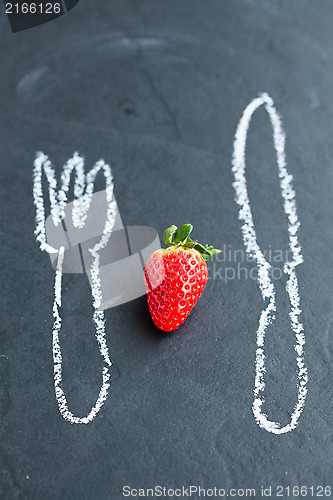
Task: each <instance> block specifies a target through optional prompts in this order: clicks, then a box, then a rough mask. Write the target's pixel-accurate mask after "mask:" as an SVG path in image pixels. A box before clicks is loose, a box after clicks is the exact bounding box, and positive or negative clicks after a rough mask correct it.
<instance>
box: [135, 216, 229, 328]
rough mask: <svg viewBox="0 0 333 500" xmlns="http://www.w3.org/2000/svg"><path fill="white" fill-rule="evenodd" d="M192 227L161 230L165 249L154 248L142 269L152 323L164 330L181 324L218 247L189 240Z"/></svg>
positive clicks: (200, 289)
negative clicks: (209, 261) (208, 263)
mask: <svg viewBox="0 0 333 500" xmlns="http://www.w3.org/2000/svg"><path fill="white" fill-rule="evenodd" d="M192 229H193V226H192V225H191V224H184V225H183V226H181V227H180V228H178V229H177V226H170V227H169V228H168V229H166V230H165V231H164V235H163V236H164V240H165V243H166V244H167V246H168V248H166V249H163V248H161V249H160V250H156V252H154V253H153V254H152V255H151V256H150V257H149V259H148V261H147V263H146V267H145V269H144V281H145V286H146V291H147V302H148V307H149V311H150V314H151V317H152V320H153V322H154V323H155V325H156V326H157V327H158V328H159V329H160V330H163V331H165V332H172V331H173V330H176V329H177V328H178V327H179V326H180V325H181V324H182V323H184V321H185V319H186V318H187V316H188V315H189V314H190V312H191V310H192V309H193V307H194V306H195V304H196V303H197V300H198V298H199V297H200V295H201V294H202V292H203V289H204V288H205V286H206V283H207V279H208V270H207V264H206V262H205V261H206V260H208V259H209V258H210V257H211V256H212V255H214V254H216V253H220V250H217V249H216V248H213V247H212V246H208V245H201V244H200V243H198V242H197V241H193V240H191V238H190V237H189V234H190V233H191V231H192Z"/></svg>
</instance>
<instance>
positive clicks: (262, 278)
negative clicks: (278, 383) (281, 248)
mask: <svg viewBox="0 0 333 500" xmlns="http://www.w3.org/2000/svg"><path fill="white" fill-rule="evenodd" d="M260 106H264V108H265V109H266V112H267V114H268V116H269V119H270V121H271V125H272V129H273V140H274V147H275V151H276V158H277V166H278V174H279V181H280V188H281V194H282V199H283V208H284V212H285V214H286V216H287V221H288V236H289V247H290V250H291V254H292V259H291V261H290V262H285V264H284V267H283V271H284V273H285V274H286V275H287V276H288V280H287V287H286V288H287V293H288V295H289V301H290V319H291V329H292V331H293V332H294V335H295V344H294V347H295V351H296V360H297V367H298V388H297V389H298V397H297V403H296V405H295V407H294V410H293V412H292V414H291V418H290V422H289V423H288V424H287V425H285V426H284V427H282V426H281V424H280V423H278V422H273V421H271V420H269V419H268V417H267V415H266V414H265V413H264V412H263V411H262V405H263V403H264V401H265V398H264V389H265V378H264V375H265V372H266V368H265V333H266V330H267V327H268V325H269V324H271V323H272V321H274V319H275V316H274V314H275V312H276V303H275V289H274V284H273V283H272V280H271V277H270V269H271V265H270V264H269V262H268V261H267V260H266V259H265V255H264V253H263V252H262V251H261V249H260V247H259V245H258V243H257V235H256V231H255V226H254V222H253V217H252V211H251V206H250V201H249V197H248V191H247V182H246V175H245V149H246V140H247V134H248V129H249V125H250V122H251V119H252V116H253V113H254V112H255V111H256V110H257V109H258V108H259V107H260ZM232 171H233V174H234V177H235V181H234V183H233V186H234V188H235V191H236V202H237V204H238V205H239V207H240V208H239V219H240V220H241V221H242V223H243V225H242V233H243V242H244V246H245V249H246V252H247V253H248V254H249V255H251V256H252V257H253V258H254V260H255V262H256V264H257V267H258V284H259V289H260V292H261V296H262V299H263V301H264V302H265V301H266V300H267V301H268V302H267V305H266V307H265V308H264V309H263V310H262V311H261V314H260V318H259V325H258V329H257V349H256V375H255V386H254V391H253V392H254V402H253V406H252V410H253V414H254V417H255V420H256V422H257V424H258V425H259V426H260V427H262V428H263V429H266V430H267V431H269V432H272V433H274V434H284V433H286V432H290V431H292V430H293V429H295V428H296V426H297V425H298V421H299V418H300V416H301V413H302V411H303V408H304V404H305V400H306V395H307V387H306V386H307V381H308V370H307V368H306V366H305V362H304V345H305V335H304V328H303V325H302V323H301V322H300V321H299V315H300V314H301V312H302V311H301V306H300V296H299V291H298V280H297V276H296V271H295V269H296V267H297V266H298V265H299V264H301V263H302V262H303V256H302V254H301V247H300V246H299V244H298V237H297V231H298V229H299V226H300V223H299V220H298V216H297V211H296V202H295V191H294V189H293V187H292V176H291V175H290V174H289V173H288V171H287V167H286V156H285V133H284V130H283V127H282V122H281V118H280V116H279V114H278V113H277V111H276V109H275V107H274V102H273V100H272V98H271V97H270V96H269V95H268V94H266V93H264V94H261V95H260V96H259V97H257V98H255V99H253V101H251V102H250V104H249V105H248V106H247V107H246V109H245V110H244V113H243V115H242V117H241V119H240V121H239V124H238V126H237V130H236V134H235V140H234V151H233V158H232Z"/></svg>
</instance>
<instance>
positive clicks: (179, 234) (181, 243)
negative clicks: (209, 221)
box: [163, 224, 221, 260]
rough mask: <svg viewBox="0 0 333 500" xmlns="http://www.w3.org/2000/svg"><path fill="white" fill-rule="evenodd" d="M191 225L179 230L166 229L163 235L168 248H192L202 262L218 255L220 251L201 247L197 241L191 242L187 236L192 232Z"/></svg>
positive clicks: (206, 246)
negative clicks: (198, 254)
mask: <svg viewBox="0 0 333 500" xmlns="http://www.w3.org/2000/svg"><path fill="white" fill-rule="evenodd" d="M192 229H193V226H192V225H191V224H183V225H182V226H180V227H179V228H177V226H174V225H173V226H170V227H168V228H167V229H166V230H165V231H164V233H163V237H164V241H165V243H166V245H168V246H169V247H172V246H176V247H182V248H194V249H195V250H197V252H199V253H200V254H201V257H202V258H203V259H204V260H208V259H210V258H211V257H212V256H213V255H214V254H217V253H220V252H221V250H218V249H217V248H213V247H212V246H208V245H201V243H198V240H195V241H193V240H192V239H191V238H190V237H189V234H190V233H191V232H192Z"/></svg>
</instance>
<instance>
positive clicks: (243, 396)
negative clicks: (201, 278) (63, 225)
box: [0, 0, 333, 500]
mask: <svg viewBox="0 0 333 500" xmlns="http://www.w3.org/2000/svg"><path fill="white" fill-rule="evenodd" d="M1 13H2V14H1V34H0V41H1V55H0V61H1V83H0V88H1V92H0V110H1V112H0V121H1V124H0V127H1V128H0V132H1V133H0V150H1V155H0V158H1V160H0V168H1V183H0V193H1V198H0V200H1V228H0V230H1V233H0V237H1V246H0V252H1V259H0V265H1V327H0V334H1V336H0V354H1V358H0V420H1V425H0V496H1V498H4V499H14V498H15V499H30V498H31V499H44V498H48V499H89V500H90V499H94V498H98V499H112V500H113V499H115V500H118V499H120V498H123V497H122V487H123V486H124V485H130V486H131V487H133V488H138V487H142V488H147V487H153V486H155V485H162V486H165V487H167V488H175V487H180V486H182V485H184V486H189V485H191V484H192V485H201V486H202V487H205V488H212V487H214V486H216V487H218V488H225V489H226V490H228V489H229V488H256V490H257V496H260V490H261V486H262V485H264V486H265V487H267V486H270V485H272V486H273V488H276V487H277V486H278V485H283V486H288V485H290V486H295V485H296V486H297V485H298V486H302V485H307V486H311V485H313V486H315V487H316V486H317V485H322V486H326V485H331V486H332V477H333V474H332V410H333V408H332V392H333V388H332V383H331V380H332V364H331V363H332V356H333V343H332V337H331V332H332V328H333V325H332V321H333V316H332V303H333V301H332V299H333V297H332V295H333V287H332V270H333V253H332V248H333V232H332V219H333V169H332V161H333V86H332V82H333V30H332V19H333V4H332V2H331V1H330V0H322V1H321V2H314V1H313V0H302V1H301V0H294V1H293V2H290V1H288V0H284V1H277V0H273V1H270V2H267V1H266V0H257V1H255V2H254V1H250V0H247V1H246V0H235V1H231V0H227V1H222V0H211V1H203V0H202V1H198V0H191V1H190V0H165V1H163V0H145V1H143V0H142V1H141V0H133V1H129V0H119V1H102V0H94V1H88V0H81V1H80V3H79V4H78V6H77V7H75V8H74V9H73V10H72V11H71V12H70V13H68V14H66V15H64V16H62V17H60V18H58V19H55V20H54V21H52V22H50V23H47V24H44V25H42V26H40V27H37V28H34V29H31V30H27V31H23V32H19V33H15V34H13V33H11V30H10V25H9V23H8V20H7V18H6V17H5V15H4V10H3V9H2V10H1ZM261 91H266V92H268V93H269V94H270V95H271V96H272V98H273V99H274V101H275V104H276V107H277V109H278V110H279V112H280V113H281V115H282V118H283V123H284V128H285V130H286V134H287V158H288V165H289V167H288V168H289V171H290V173H292V174H293V176H294V187H295V190H296V195H297V206H298V215H299V218H300V221H301V229H300V233H299V237H300V243H301V245H302V248H303V255H304V259H305V261H304V264H302V265H301V266H299V267H298V270H297V272H298V278H299V283H300V295H301V300H302V309H303V312H302V321H303V323H304V326H305V332H306V339H307V345H306V361H307V364H308V368H309V385H308V388H309V394H308V398H307V402H306V406H305V410H304V412H303V414H302V416H301V419H300V423H299V426H298V428H297V429H296V430H294V431H293V432H291V433H288V434H285V435H282V436H276V435H273V434H270V433H268V432H266V431H265V430H262V429H260V428H259V427H258V426H257V424H256V423H255V421H254V418H253V415H252V410H251V405H252V399H253V398H252V389H253V382H254V355H255V342H256V339H255V337H256V329H257V323H258V317H259V313H260V311H261V309H262V307H263V303H262V300H261V296H260V293H259V289H258V286H257V283H256V281H254V280H251V279H245V276H244V273H243V275H242V276H241V277H240V279H235V280H230V281H228V282H227V283H226V282H225V281H224V280H223V279H222V278H223V276H224V275H223V273H224V271H225V268H226V267H235V266H236V265H237V263H234V262H233V263H223V262H222V263H221V262H220V263H218V262H216V261H214V262H215V264H216V266H217V267H216V268H215V271H216V270H218V269H220V268H221V267H222V278H221V274H220V275H218V274H217V273H216V272H215V279H214V272H213V271H214V269H213V264H214V262H213V263H211V264H210V271H211V279H210V281H209V283H208V285H207V287H206V290H205V292H204V294H203V296H202V298H201V299H200V302H199V304H198V306H197V307H196V308H195V310H194V311H193V312H192V314H191V315H190V317H189V318H188V320H187V321H186V323H185V324H184V325H183V327H182V328H181V329H180V330H179V331H178V332H176V333H174V334H171V335H163V334H161V333H159V332H158V331H157V330H156V329H155V328H154V326H153V324H152V322H151V320H150V316H149V313H148V311H147V307H146V303H145V298H144V297H142V298H139V299H137V300H135V301H133V302H131V303H127V304H124V305H122V306H119V307H116V308H113V309H109V310H108V311H107V312H106V320H107V341H108V344H109V348H110V352H111V358H112V360H113V362H114V368H113V371H112V375H113V379H112V384H111V389H110V395H109V398H108V400H107V402H106V403H105V405H104V407H103V409H102V410H101V412H100V413H99V414H98V416H97V417H96V418H95V420H94V421H93V422H92V423H91V424H89V425H87V426H85V425H82V426H77V425H70V424H69V423H68V422H66V421H65V420H64V419H63V418H62V417H61V416H60V414H59V412H58V409H57V405H56V400H55V397H54V392H53V381H52V377H53V376H52V370H53V367H52V356H51V329H52V311H51V308H52V302H53V280H54V271H53V269H52V267H51V265H50V261H49V257H48V256H47V254H46V253H42V252H41V251H40V250H39V248H38V245H37V244H36V242H35V240H34V235H33V231H34V206H33V202H32V163H33V159H34V156H35V151H36V150H38V149H42V150H43V151H44V152H45V153H46V154H48V155H49V156H50V157H51V158H52V159H53V160H54V162H55V164H56V165H57V168H58V172H59V171H60V168H61V166H62V164H63V163H64V162H65V161H66V159H67V158H68V157H69V156H70V155H71V154H72V153H73V151H75V150H78V151H80V152H81V153H82V154H84V155H85V156H86V159H87V164H88V165H92V164H93V162H95V161H96V160H97V159H99V158H100V157H104V158H105V159H106V160H107V161H109V162H111V164H112V166H113V172H114V178H115V192H116V198H117V201H118V205H119V208H120V211H121V215H122V218H123V221H124V223H125V224H128V225H146V226H152V227H154V228H156V229H157V230H158V231H159V232H161V231H162V230H163V229H164V228H165V226H166V225H168V224H169V223H170V224H171V223H176V224H178V225H179V224H181V223H183V222H187V221H191V222H192V224H194V226H195V231H196V233H195V234H196V235H197V236H199V237H200V239H201V240H203V241H204V242H205V241H207V242H211V243H213V244H214V245H215V246H220V247H221V246H222V248H223V245H226V247H227V248H230V249H233V250H237V249H240V250H242V249H243V242H242V237H241V231H240V223H239V221H238V209H237V205H236V203H235V201H234V190H233V187H232V181H233V176H232V173H231V155H232V144H233V136H234V133H235V129H236V126H237V123H238V121H239V118H240V116H241V114H242V111H243V110H244V108H245V107H246V106H247V104H248V103H249V102H250V101H251V100H252V99H253V98H254V97H255V96H256V95H257V94H258V93H259V92H261ZM247 167H248V187H249V194H250V198H251V204H252V208H253V214H254V218H255V221H256V228H257V233H258V238H259V240H260V244H261V245H262V247H263V248H267V249H269V248H272V249H281V250H286V248H287V232H286V221H285V217H284V214H283V210H282V203H281V196H280V190H279V186H278V178H277V169H276V165H275V158H274V152H273V145H272V134H271V130H270V126H269V121H268V117H267V115H266V114H265V112H264V111H263V110H259V111H258V112H257V113H256V115H255V117H254V119H253V122H252V125H251V130H250V134H249V144H248V165H247ZM229 245H230V247H229ZM278 265H280V266H281V264H278ZM244 266H245V267H246V268H247V270H248V271H249V270H250V269H251V268H252V267H253V264H251V263H248V264H244ZM219 276H220V277H219ZM64 285H65V290H64V304H65V305H64V318H66V319H64V322H65V323H64V330H63V332H62V345H63V349H64V386H65V389H66V391H67V396H68V400H69V403H70V407H71V410H72V411H73V412H74V413H77V414H78V415H85V414H86V413H87V412H88V411H89V410H90V408H91V406H92V404H93V402H94V401H95V398H96V394H97V391H98V389H99V383H100V357H99V355H98V352H97V345H96V342H95V340H94V336H93V325H92V322H91V310H90V308H89V307H90V306H89V305H90V303H91V299H90V291H89V287H88V283H87V280H86V279H84V278H83V276H82V275H81V276H79V275H67V276H65V283H64ZM277 291H278V296H277V303H278V307H279V309H278V310H279V314H278V317H277V320H276V322H275V324H274V327H272V328H271V330H270V332H269V333H270V334H269V335H267V357H268V361H267V371H268V373H267V393H266V396H267V404H266V408H265V409H266V411H267V412H268V414H269V417H270V418H273V419H275V420H277V421H279V422H281V423H283V424H286V423H288V421H289V415H290V412H291V411H292V409H293V406H294V404H295V402H296V370H295V367H296V362H295V357H294V352H293V338H292V334H291V330H290V327H289V323H288V300H287V299H288V297H287V296H286V293H285V291H284V283H283V282H281V283H277ZM275 493H276V490H274V489H273V493H272V497H274V495H275ZM192 498H198V497H197V495H193V497H192ZM285 498H287V494H286V491H285Z"/></svg>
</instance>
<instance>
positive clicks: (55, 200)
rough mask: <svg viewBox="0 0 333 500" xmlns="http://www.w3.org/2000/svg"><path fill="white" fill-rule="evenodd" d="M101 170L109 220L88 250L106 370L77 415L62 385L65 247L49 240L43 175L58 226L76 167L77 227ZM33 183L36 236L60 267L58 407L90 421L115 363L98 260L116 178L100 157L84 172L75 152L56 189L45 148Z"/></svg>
mask: <svg viewBox="0 0 333 500" xmlns="http://www.w3.org/2000/svg"><path fill="white" fill-rule="evenodd" d="M100 170H102V171H103V173H104V177H105V184H106V199H107V205H108V209H107V214H106V221H105V225H104V229H103V234H102V237H101V239H100V241H99V242H98V243H96V245H95V246H94V247H93V248H91V249H90V250H89V251H90V253H91V255H92V257H93V261H92V264H91V276H92V286H91V289H92V297H93V307H94V314H93V320H94V323H95V330H96V338H97V342H98V346H99V350H100V354H101V356H102V358H103V371H102V385H101V389H100V392H99V395H98V398H97V400H96V403H95V405H94V406H93V408H92V409H91V410H90V412H89V413H88V414H87V415H86V416H85V417H82V418H80V417H76V416H74V415H73V413H72V412H71V411H70V410H69V408H68V404H67V400H66V396H65V393H64V390H63V386H62V353H61V347H60V341H59V332H60V329H61V316H60V308H61V295H62V274H63V262H64V257H65V248H64V247H63V246H61V247H60V248H54V247H52V246H50V245H48V243H47V241H46V231H45V208H44V198H43V188H42V175H43V171H44V174H45V176H46V179H47V182H48V185H49V199H50V205H51V215H52V220H53V223H54V224H55V225H56V226H57V225H58V224H60V223H61V221H62V220H64V219H65V215H66V214H65V208H66V205H67V192H68V189H69V184H70V178H71V173H72V172H73V171H75V182H74V202H73V209H72V220H73V225H74V227H77V228H82V227H83V226H84V224H85V221H86V218H87V213H88V211H89V207H90V203H91V199H92V195H93V192H94V183H95V178H96V175H97V174H98V172H99V171H100ZM33 177H34V185H33V198H34V203H35V206H36V229H35V236H36V239H37V241H38V242H39V244H40V248H41V250H43V251H46V252H48V253H57V254H58V259H57V269H56V274H55V283H54V292H55V294H54V303H53V317H54V323H53V330H52V352H53V364H54V389H55V395H56V399H57V402H58V407H59V410H60V413H61V415H62V416H63V417H64V418H65V419H66V420H68V421H69V422H71V423H73V424H74V423H75V424H87V423H89V422H91V421H92V420H93V418H94V417H95V416H96V415H97V413H98V412H99V410H100V409H101V407H102V406H103V404H104V402H105V400H106V398H107V396H108V388H109V386H110V384H109V379H110V373H109V369H110V367H111V365H112V363H111V360H110V357H109V351H108V347H107V343H106V339H105V319H104V311H103V310H102V309H101V304H102V292H101V283H100V276H99V264H100V256H99V251H100V250H101V249H102V248H104V247H105V246H106V245H107V243H108V241H109V238H110V236H111V232H112V229H113V226H114V223H115V219H116V202H115V200H113V201H112V195H113V178H112V173H111V169H110V167H109V165H107V164H105V162H104V161H103V160H100V161H98V162H97V163H96V164H95V165H94V167H93V168H92V169H91V170H90V171H89V172H88V173H87V174H85V172H84V161H83V158H82V157H81V156H80V155H79V154H78V153H74V155H73V157H72V158H71V159H69V160H68V162H67V163H66V164H65V165H64V167H63V172H62V175H61V187H60V189H59V191H57V181H56V178H55V172H54V170H53V168H52V165H51V162H50V160H49V159H48V157H47V156H46V155H44V154H43V153H42V152H37V153H36V159H35V162H34V171H33Z"/></svg>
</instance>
